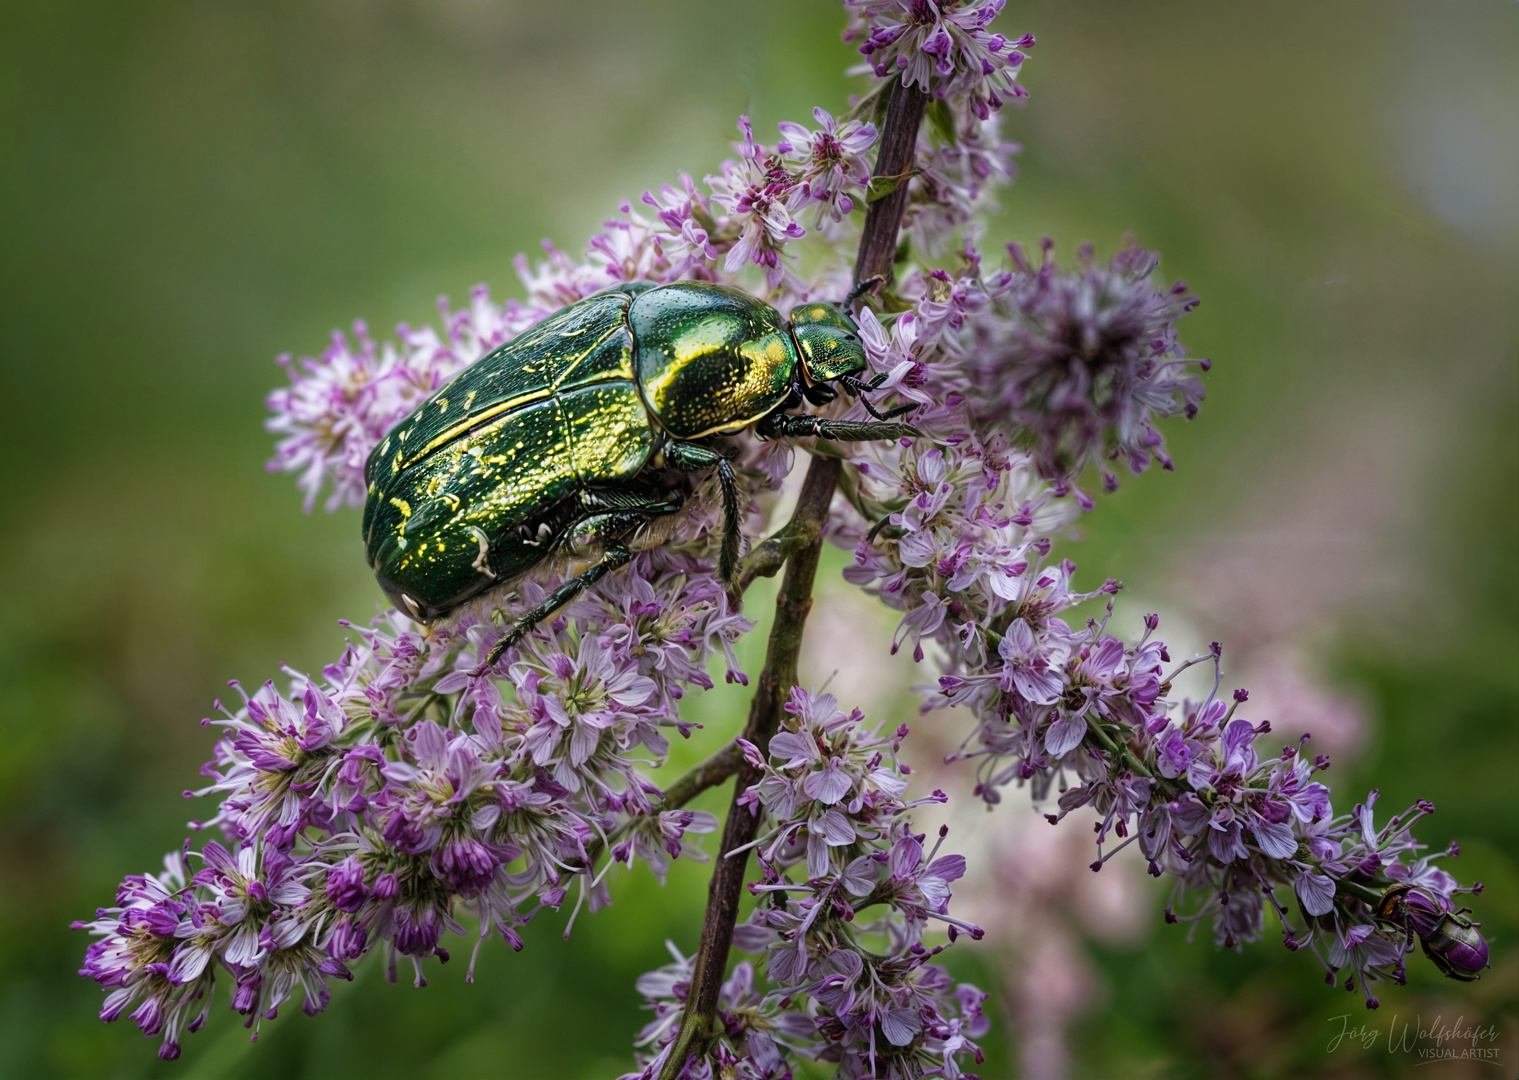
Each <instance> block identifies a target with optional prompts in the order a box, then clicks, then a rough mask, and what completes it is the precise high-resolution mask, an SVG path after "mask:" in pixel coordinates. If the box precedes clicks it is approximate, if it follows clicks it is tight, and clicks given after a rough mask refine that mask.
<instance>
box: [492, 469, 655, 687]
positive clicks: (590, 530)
mask: <svg viewBox="0 0 1519 1080" xmlns="http://www.w3.org/2000/svg"><path fill="white" fill-rule="evenodd" d="M588 497H589V498H590V499H593V500H594V499H595V496H594V495H592V494H590V493H588ZM597 501H599V500H597ZM617 501H621V500H617ZM683 503H684V500H681V499H676V500H668V499H649V500H647V501H644V502H636V503H635V502H632V501H629V502H628V503H627V504H626V505H624V506H620V507H618V508H617V509H610V510H604V511H597V512H595V513H592V514H591V515H589V516H588V517H585V518H583V519H582V520H581V521H580V522H579V523H578V524H577V525H575V526H574V527H573V528H572V529H571V530H570V531H569V533H568V534H567V535H566V536H565V539H564V541H563V543H564V544H566V545H569V546H573V545H575V544H577V543H584V542H586V541H599V542H600V543H601V545H602V556H601V561H600V562H598V563H596V564H595V565H594V566H590V567H587V568H586V569H585V570H582V571H581V572H580V573H578V574H576V575H575V576H574V577H572V578H567V579H566V580H564V581H562V582H560V584H559V586H558V587H557V588H556V589H554V591H553V592H551V593H549V594H548V596H546V597H544V598H543V601H542V603H540V604H538V605H537V606H535V607H533V608H531V609H529V610H527V611H524V612H523V613H522V614H521V615H519V616H518V617H517V621H516V622H515V623H513V624H512V628H511V629H510V630H508V631H507V632H506V633H505V634H503V635H502V636H501V639H500V640H499V641H497V642H496V644H495V645H493V646H491V651H490V652H489V653H488V654H487V655H486V657H485V661H484V662H483V663H482V664H481V665H480V666H479V667H477V668H475V670H474V671H473V672H472V673H471V674H473V675H474V676H475V677H476V678H479V677H481V676H483V675H486V674H488V673H489V672H490V669H491V668H493V667H495V666H496V661H498V660H500V659H501V657H502V656H503V655H505V653H506V650H507V649H510V648H511V647H512V646H513V645H515V644H517V642H519V641H521V640H522V639H523V638H525V637H526V636H527V635H528V634H529V633H531V632H532V631H533V628H534V627H536V626H538V625H539V624H540V623H542V622H543V621H544V620H545V619H548V618H550V617H551V616H553V615H554V613H555V612H557V611H558V610H559V609H560V608H562V607H564V606H565V605H566V604H568V603H570V602H571V601H572V600H574V599H575V598H576V597H577V596H579V595H580V594H581V593H583V592H585V590H587V589H589V588H590V587H591V586H592V585H594V584H596V583H597V582H598V581H600V580H601V579H602V578H604V577H606V576H607V575H608V574H610V573H611V572H612V571H613V570H620V569H621V568H622V567H624V566H626V565H628V563H630V562H632V561H633V551H632V549H631V548H629V547H628V545H627V543H626V541H625V540H624V539H623V538H624V537H627V536H629V535H630V534H632V533H634V532H636V531H637V530H638V529H639V528H640V527H641V526H643V525H647V524H648V523H649V522H650V521H652V520H653V519H654V518H656V517H660V516H662V515H664V514H673V513H675V512H676V511H678V510H679V509H680V508H681V506H682V505H683Z"/></svg>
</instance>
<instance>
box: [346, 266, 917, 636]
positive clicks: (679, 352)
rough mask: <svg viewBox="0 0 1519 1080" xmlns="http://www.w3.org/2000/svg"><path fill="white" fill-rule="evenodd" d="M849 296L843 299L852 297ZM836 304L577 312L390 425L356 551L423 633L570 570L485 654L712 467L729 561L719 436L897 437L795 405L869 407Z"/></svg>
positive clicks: (671, 507) (608, 559)
mask: <svg viewBox="0 0 1519 1080" xmlns="http://www.w3.org/2000/svg"><path fill="white" fill-rule="evenodd" d="M850 300H851V301H852V300H853V296H852V297H851V298H850ZM848 305H849V301H846V303H845V304H844V305H838V304H830V303H805V304H800V305H798V306H797V307H796V308H795V309H794V310H793V311H792V313H791V318H790V320H789V321H788V320H786V319H783V318H782V317H781V315H780V313H779V312H778V311H776V310H775V308H773V307H771V306H770V305H769V304H766V303H764V302H763V301H761V300H758V299H756V298H755V297H752V296H750V295H748V294H747V293H745V292H743V291H741V290H739V289H734V288H730V287H728V286H725V285H716V284H712V283H710V282H700V281H681V282H675V283H673V284H669V285H658V286H656V285H655V284H653V283H652V282H631V283H628V284H625V285H620V286H618V287H616V288H613V289H608V290H606V291H605V292H600V293H597V294H595V295H594V296H589V297H587V298H586V299H584V300H581V301H579V302H578V303H575V304H571V305H570V306H569V307H566V308H563V309H561V310H560V311H557V312H555V313H554V314H553V315H550V316H549V317H548V318H546V319H544V320H543V321H542V322H540V323H539V324H538V325H536V326H534V327H532V328H531V329H529V330H527V331H526V332H525V333H522V334H520V335H518V336H517V337H515V338H513V339H512V340H511V341H508V342H507V343H506V344H504V345H502V346H501V347H500V348H498V349H496V350H495V351H494V352H492V353H490V354H488V355H486V356H484V357H482V358H481V359H480V360H478V361H476V362H475V363H474V364H472V365H470V366H469V367H468V368H466V369H464V370H463V371H462V372H460V373H459V374H458V375H457V376H455V378H454V379H453V380H452V381H451V382H449V383H448V384H447V385H446V386H444V387H443V388H442V389H440V390H438V391H437V392H436V393H434V394H433V395H432V396H431V397H429V398H428V399H427V400H426V401H424V402H423V403H422V404H421V405H419V406H418V407H417V408H416V410H415V411H414V412H413V413H412V414H411V415H410V416H408V417H407V418H406V419H405V420H404V421H402V422H401V423H400V424H399V425H397V426H396V428H395V429H394V430H392V431H391V432H390V434H388V435H387V436H386V437H385V439H384V440H383V441H382V442H381V443H380V444H379V445H378V446H377V447H375V449H374V452H373V453H371V454H370V455H369V460H368V462H367V463H366V465H365V470H364V478H365V481H366V483H367V484H368V486H369V489H368V496H367V498H366V500H365V504H364V542H365V546H366V549H367V554H368V559H369V565H370V567H371V568H372V569H373V570H374V571H375V575H376V576H377V577H378V578H379V582H380V586H381V588H383V589H384V591H385V594H386V595H387V596H388V597H389V598H390V599H391V601H392V602H393V603H394V604H395V605H396V607H398V608H399V609H400V610H401V611H403V612H404V613H405V614H406V615H408V616H410V617H411V618H413V619H415V620H417V621H419V622H432V621H434V620H437V619H441V618H443V617H445V616H447V615H448V614H449V613H450V612H452V611H454V610H455V609H456V608H458V607H459V606H460V605H461V604H463V603H465V602H466V601H468V600H470V599H471V598H473V597H475V596H477V595H479V594H480V593H482V592H484V591H486V590H488V589H490V588H492V587H494V586H496V585H499V584H502V583H505V582H509V581H511V580H512V579H514V578H516V577H518V576H520V575H521V574H523V573H525V572H527V571H528V570H531V569H532V568H534V567H535V566H538V565H539V564H541V563H543V562H544V561H545V560H547V559H549V558H551V557H554V558H564V559H566V560H568V562H569V565H570V566H571V568H572V570H573V568H574V567H576V566H583V567H584V568H583V569H580V570H579V571H578V572H572V576H570V577H569V578H567V579H566V580H565V581H564V582H563V584H561V585H560V586H559V587H558V588H556V589H555V590H554V591H553V592H551V593H550V594H549V595H548V597H547V598H546V599H545V600H544V601H543V602H542V603H541V604H539V605H538V606H537V607H535V608H533V609H531V610H530V611H528V612H525V613H524V614H523V615H522V616H521V617H520V618H519V619H518V621H517V623H516V625H515V626H514V627H513V628H512V629H511V631H510V632H508V633H507V634H506V635H505V636H503V637H502V638H501V639H500V640H499V641H498V642H497V644H496V646H495V648H493V649H492V650H491V654H490V656H489V657H487V659H486V661H485V664H486V666H488V665H490V664H492V663H494V662H495V661H496V660H497V659H499V657H500V656H501V654H502V653H503V652H505V651H506V649H508V648H510V647H511V646H512V645H513V644H515V643H516V642H517V641H519V640H521V638H522V637H523V635H525V634H526V633H527V632H528V631H530V630H531V629H532V628H533V627H534V626H536V625H537V624H538V623H540V622H542V621H543V620H544V619H546V618H548V617H549V616H550V615H552V614H553V613H554V612H555V611H556V610H558V609H559V608H561V607H563V606H564V605H565V604H567V603H569V602H570V601H571V600H573V599H574V598H575V597H576V596H577V595H579V593H580V592H581V591H583V590H584V589H586V588H588V587H589V586H591V585H593V584H594V583H595V582H597V581H599V580H600V579H601V578H602V577H603V576H605V575H606V574H607V573H609V572H610V571H612V570H615V569H617V568H619V567H621V566H625V565H626V564H627V563H628V562H629V561H630V560H631V559H632V558H633V552H634V551H635V550H637V549H639V548H642V547H648V546H652V545H654V544H657V543H659V542H660V530H659V529H656V528H649V526H650V525H652V524H654V523H655V522H657V521H658V520H659V519H661V518H667V517H668V516H669V515H672V514H674V513H676V512H678V511H679V510H680V509H681V508H682V507H683V506H684V505H685V503H686V500H687V498H688V497H689V494H690V492H691V490H692V484H691V474H694V473H699V472H706V471H708V470H714V469H715V470H716V472H717V477H718V480H719V486H720V489H721V492H722V500H723V518H724V522H723V538H722V547H721V555H720V559H719V571H720V573H721V574H722V576H723V578H724V579H725V580H731V579H732V577H733V575H734V572H735V570H736V567H737V562H738V554H739V540H740V537H739V523H738V496H737V491H736V487H735V484H734V476H733V470H732V467H731V466H730V465H729V463H728V459H727V457H726V456H724V453H723V451H722V449H721V446H720V440H721V439H722V437H723V436H726V435H731V434H734V433H736V432H739V431H741V430H743V429H744V428H747V427H750V426H751V425H752V426H753V427H754V429H755V431H756V432H757V433H758V434H759V435H761V436H763V437H767V438H774V437H785V436H805V435H816V436H820V437H822V438H825V439H842V440H850V441H854V440H863V439H895V438H901V437H904V436H909V435H915V434H917V432H916V431H915V430H914V429H913V428H912V427H910V426H909V425H907V424H904V423H898V422H893V417H895V416H897V415H900V414H901V413H902V412H904V411H906V409H907V408H910V406H907V407H904V408H903V409H897V410H892V411H891V412H887V413H884V414H883V413H879V412H877V411H876V410H875V409H874V408H873V407H872V406H871V405H870V404H869V402H868V401H867V402H866V408H867V409H868V410H869V412H870V414H871V415H872V416H874V417H875V418H876V419H874V420H870V421H846V420H832V419H826V418H823V417H818V416H812V415H807V414H799V413H795V412H791V411H790V410H792V409H795V408H798V407H799V406H801V405H802V404H803V403H804V402H808V403H811V404H814V405H824V404H827V403H828V402H830V401H833V400H834V399H835V398H836V397H837V395H838V391H837V390H835V389H834V386H833V385H831V384H837V385H838V386H839V387H841V388H842V389H844V390H845V391H846V392H848V393H851V394H855V395H864V394H866V393H868V392H869V391H871V390H874V389H877V388H878V387H879V385H880V379H881V377H877V379H875V380H872V381H871V382H862V381H861V380H860V379H859V378H858V376H859V375H860V374H862V373H863V372H864V371H865V367H866V364H865V352H864V349H863V347H862V346H861V344H860V340H859V332H858V327H857V326H856V325H855V322H854V319H853V318H851V317H850V315H849V314H848Z"/></svg>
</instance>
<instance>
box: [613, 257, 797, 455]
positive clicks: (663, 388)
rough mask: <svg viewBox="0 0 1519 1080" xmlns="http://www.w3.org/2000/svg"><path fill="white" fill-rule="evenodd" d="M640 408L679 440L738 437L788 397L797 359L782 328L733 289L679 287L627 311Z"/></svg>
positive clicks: (642, 298) (644, 298)
mask: <svg viewBox="0 0 1519 1080" xmlns="http://www.w3.org/2000/svg"><path fill="white" fill-rule="evenodd" d="M628 325H629V327H630V328H631V329H632V331H633V340H634V341H635V342H636V346H635V355H634V361H635V366H636V370H637V373H638V383H639V388H640V389H641V390H642V392H643V397H644V403H645V404H647V405H648V407H649V412H650V414H652V415H653V417H654V418H655V420H657V421H658V422H659V425H660V426H661V427H663V428H664V429H665V430H666V431H668V432H669V433H670V434H671V435H672V436H674V437H675V438H677V439H699V438H702V437H704V436H707V435H713V434H717V433H720V432H732V431H738V430H740V429H742V428H744V427H746V426H747V425H749V424H752V423H753V422H754V421H756V420H758V419H760V418H761V417H763V416H765V415H767V414H768V413H771V412H773V411H774V410H775V408H776V406H778V405H780V403H781V402H782V401H784V400H785V398H786V395H787V394H789V393H790V392H791V388H792V385H793V383H794V381H795V378H796V370H797V362H798V356H797V352H796V346H795V345H794V344H793V343H792V340H791V332H790V330H789V329H788V327H787V325H786V321H785V320H784V319H782V318H781V316H780V313H779V312H777V311H776V310H775V309H774V308H773V307H771V306H770V305H769V304H766V303H764V302H763V301H761V300H756V299H755V298H754V297H752V296H750V295H748V294H747V293H745V292H741V291H740V290H738V289H733V288H729V287H728V286H725V285H713V284H710V283H707V282H690V281H683V282H677V283H676V284H674V285H666V286H662V287H660V288H656V289H650V290H649V291H648V292H645V293H642V294H640V295H639V296H638V297H637V298H636V299H635V300H634V301H633V304H632V306H631V307H630V308H629V309H628Z"/></svg>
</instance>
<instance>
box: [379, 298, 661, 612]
mask: <svg viewBox="0 0 1519 1080" xmlns="http://www.w3.org/2000/svg"><path fill="white" fill-rule="evenodd" d="M628 300H629V297H628V296H626V295H618V294H613V295H605V294H603V295H601V296H598V297H592V298H590V299H588V300H585V301H582V302H581V303H580V304H576V305H572V306H571V307H569V308H566V309H565V310H564V311H562V312H558V313H556V314H555V315H553V316H551V317H550V318H549V319H546V320H545V321H544V322H543V323H540V324H539V325H538V326H537V327H535V328H534V329H532V330H530V331H528V332H527V333H526V334H524V335H522V336H520V337H518V338H516V339H514V340H513V341H511V342H508V343H507V344H506V345H504V346H502V348H500V349H497V350H496V351H495V352H493V353H491V354H490V355H489V356H487V357H485V358H483V359H482V360H480V361H478V362H477V363H475V364H474V365H472V366H471V367H469V368H467V369H465V370H464V371H463V372H461V373H460V374H459V376H458V377H457V378H455V379H454V380H453V382H451V383H449V384H448V385H447V386H445V387H444V388H443V389H441V390H439V391H438V392H437V393H436V394H434V395H433V397H432V398H430V399H429V400H428V402H426V403H424V404H423V405H422V406H420V407H419V408H418V409H417V411H416V412H415V413H413V415H412V416H411V417H410V418H408V419H407V420H406V421H405V422H404V423H403V424H402V425H401V427H399V428H398V429H397V430H396V432H395V433H393V434H392V436H391V437H390V438H388V439H387V440H386V441H385V443H382V445H381V446H380V447H379V448H377V450H376V452H375V454H374V455H373V456H372V457H371V460H370V469H371V475H372V482H371V485H370V495H369V499H368V500H367V502H366V505H365V514H364V518H365V521H364V528H365V536H366V540H367V547H368V555H369V562H370V565H371V566H372V567H373V568H374V570H375V571H376V574H377V575H378V576H379V578H380V580H381V584H382V585H383V586H384V587H385V589H386V591H387V592H388V593H390V595H391V597H392V599H394V600H395V601H396V602H397V603H398V604H400V605H401V606H402V607H403V608H408V609H410V610H411V612H412V613H413V614H416V615H419V616H420V617H422V618H428V619H430V618H434V617H436V616H437V615H440V614H442V613H444V612H446V611H448V610H449V609H450V608H452V607H455V606H457V605H458V604H460V603H462V602H463V601H464V600H467V599H468V598H469V597H470V596H472V595H474V594H475V593H478V592H480V591H481V590H483V589H485V588H488V587H490V586H491V585H492V584H494V583H495V582H497V581H502V580H507V579H509V578H512V577H514V576H516V575H517V574H520V573H522V572H523V571H525V570H527V569H529V568H531V567H532V566H533V565H534V564H536V563H537V562H539V561H540V560H541V559H542V558H543V557H544V556H545V555H546V554H547V553H548V551H549V548H550V547H551V545H552V542H553V540H554V539H556V538H557V533H558V531H559V530H561V529H562V528H563V527H564V525H565V524H567V522H561V521H560V520H558V517H556V516H555V515H556V510H565V508H566V507H569V509H568V510H567V511H565V512H567V513H569V514H570V515H571V516H573V515H574V513H575V512H576V511H575V510H574V508H573V497H574V496H575V495H576V494H577V493H579V492H581V491H582V490H584V488H585V487H586V485H587V484H597V485H601V484H612V485H615V484H617V483H618V482H622V481H626V480H628V479H630V478H631V477H633V476H634V475H636V474H637V473H638V472H639V471H640V470H641V469H642V468H643V467H644V465H645V463H646V462H647V461H648V458H649V456H650V454H651V453H652V451H653V443H654V437H653V430H652V429H651V427H650V426H649V420H648V413H647V412H646V410H645V409H644V406H643V402H642V401H641V399H640V398H639V395H638V391H637V388H636V387H635V385H634V382H633V366H632V340H631V337H630V336H629V334H628V332H627V329H626V318H625V314H626V310H627V305H628ZM442 402H446V404H443V405H440V404H439V403H442ZM464 402H469V403H470V408H471V409H472V411H471V412H469V413H468V414H465V412H464V409H463V407H462V403H464ZM440 418H442V419H440ZM411 447H418V449H409V448H411ZM397 462H399V464H396V463H397ZM403 507H404V510H403ZM559 516H560V517H563V516H565V515H564V513H560V514H559ZM408 599H409V601H410V603H407V602H406V601H407V600H408Z"/></svg>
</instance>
